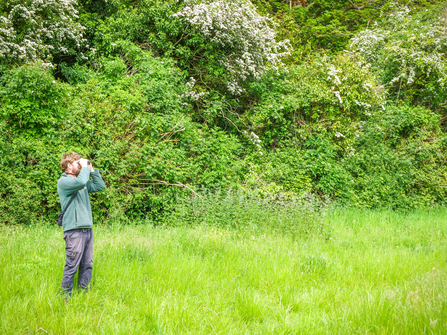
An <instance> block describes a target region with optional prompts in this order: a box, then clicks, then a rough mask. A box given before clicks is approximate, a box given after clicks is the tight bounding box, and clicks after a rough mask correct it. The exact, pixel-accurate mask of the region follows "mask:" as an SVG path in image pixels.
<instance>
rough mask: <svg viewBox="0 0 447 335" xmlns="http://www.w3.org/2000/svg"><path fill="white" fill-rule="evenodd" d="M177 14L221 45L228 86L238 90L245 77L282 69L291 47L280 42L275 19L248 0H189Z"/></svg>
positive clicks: (241, 90)
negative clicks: (275, 28)
mask: <svg viewBox="0 0 447 335" xmlns="http://www.w3.org/2000/svg"><path fill="white" fill-rule="evenodd" d="M174 17H182V18H184V19H185V20H186V21H187V22H188V23H189V24H191V25H192V26H193V27H195V28H197V29H198V30H199V31H200V32H201V34H203V35H204V36H205V37H206V38H207V39H208V41H209V43H211V44H213V45H216V46H218V47H219V49H221V52H220V53H218V55H217V57H218V62H219V63H220V64H221V65H222V66H223V67H224V68H225V69H226V70H227V72H228V73H229V74H230V78H231V79H230V80H229V81H228V82H227V88H228V89H229V91H230V92H231V93H234V94H238V93H241V92H243V89H242V86H241V84H242V83H243V82H244V81H245V80H247V79H249V78H251V79H255V80H256V79H259V78H261V77H262V75H264V73H265V72H266V71H267V70H269V69H273V70H275V71H278V69H279V67H280V66H282V62H281V58H282V57H283V56H284V55H287V54H289V53H290V50H291V46H290V43H289V41H288V40H284V41H280V42H276V40H275V31H274V29H273V27H274V26H275V25H276V24H275V22H273V20H272V19H271V18H270V17H268V16H267V17H266V16H261V15H259V14H258V13H257V12H256V9H255V8H254V6H253V5H252V3H251V2H250V1H248V0H238V1H234V0H217V1H213V0H204V1H203V2H199V1H197V0H186V1H185V6H184V7H183V9H182V10H181V11H180V12H178V13H176V14H174Z"/></svg>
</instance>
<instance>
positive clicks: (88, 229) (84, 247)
mask: <svg viewBox="0 0 447 335" xmlns="http://www.w3.org/2000/svg"><path fill="white" fill-rule="evenodd" d="M61 168H62V171H63V172H64V173H62V176H61V178H60V179H59V181H58V183H57V193H58V194H59V199H60V202H61V209H62V210H64V209H65V208H66V207H67V204H68V203H69V202H70V199H71V197H72V196H73V195H74V194H75V193H76V192H77V194H76V196H75V198H74V199H73V201H72V202H71V204H70V206H69V207H68V208H67V209H66V211H65V214H64V217H63V220H62V227H63V230H64V240H65V253H66V260H65V268H64V275H63V277H62V284H61V287H62V289H63V293H64V295H65V298H67V299H68V298H69V297H70V295H71V291H72V289H73V281H74V277H75V274H76V271H78V268H79V276H78V277H79V278H78V281H79V286H80V288H81V289H84V290H87V289H88V285H89V283H90V279H91V277H92V267H93V231H92V226H93V219H92V209H91V207H90V199H89V196H88V194H89V193H93V192H99V191H102V190H103V189H104V188H105V187H106V185H105V184H104V181H103V180H102V178H101V176H100V174H99V171H98V170H94V169H93V167H92V165H91V163H90V162H89V161H87V160H86V159H81V157H80V156H79V155H78V154H77V153H75V152H69V153H67V154H65V155H64V156H63V157H62V160H61ZM89 177H92V180H89Z"/></svg>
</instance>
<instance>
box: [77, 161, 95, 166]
mask: <svg viewBox="0 0 447 335" xmlns="http://www.w3.org/2000/svg"><path fill="white" fill-rule="evenodd" d="M87 164H88V165H91V164H92V163H90V161H87ZM78 166H79V167H80V166H81V163H79V162H78Z"/></svg>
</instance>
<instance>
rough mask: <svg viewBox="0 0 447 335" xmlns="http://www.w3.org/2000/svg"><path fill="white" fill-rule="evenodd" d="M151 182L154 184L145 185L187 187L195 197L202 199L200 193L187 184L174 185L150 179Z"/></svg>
mask: <svg viewBox="0 0 447 335" xmlns="http://www.w3.org/2000/svg"><path fill="white" fill-rule="evenodd" d="M140 180H146V179H140ZM149 181H152V183H145V184H148V185H166V186H182V187H186V188H187V189H188V190H190V191H191V192H192V193H194V195H195V196H197V197H199V198H202V197H201V196H200V194H199V193H197V192H196V191H194V190H193V189H192V188H190V187H189V186H187V185H185V184H182V183H175V184H172V183H168V182H167V181H164V180H157V179H149Z"/></svg>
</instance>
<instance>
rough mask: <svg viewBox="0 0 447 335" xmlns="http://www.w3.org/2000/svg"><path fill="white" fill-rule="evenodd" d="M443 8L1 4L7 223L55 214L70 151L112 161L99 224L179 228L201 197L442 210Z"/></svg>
mask: <svg viewBox="0 0 447 335" xmlns="http://www.w3.org/2000/svg"><path fill="white" fill-rule="evenodd" d="M446 10H447V9H446V7H445V4H444V2H443V1H435V0H430V1H425V0H420V1H410V0H399V1H387V0H380V1H379V0H356V1H354V0H353V1H350V0H348V1H338V0H337V1H336V0H315V1H313V2H311V1H306V0H298V1H296V0H295V1H291V2H282V1H264V0H258V1H256V2H253V3H251V2H250V1H249V0H238V1H234V0H217V1H212V0H203V1H198V0H184V1H174V0H166V1H160V0H137V1H127V0H108V1H106V0H99V1H92V0H79V1H75V0H64V1H62V0H51V1H43V2H42V1H37V0H9V1H0V115H1V118H0V197H1V198H2V202H0V223H2V224H16V223H32V222H37V221H41V220H47V219H51V220H54V218H55V217H56V213H57V212H58V211H59V200H58V197H57V193H56V182H57V179H58V178H59V176H60V174H61V170H60V165H59V162H60V159H61V157H62V155H63V154H64V153H65V152H68V151H76V152H79V153H80V154H81V155H82V156H83V157H86V158H88V159H90V160H91V161H93V163H94V166H95V167H98V168H99V169H100V170H101V171H102V175H103V177H104V180H105V182H106V184H107V186H108V187H107V189H106V190H105V191H104V192H102V193H100V194H98V195H94V196H93V197H94V198H95V200H94V201H93V206H94V211H95V217H96V218H97V219H99V220H111V219H117V218H118V219H122V220H130V219H148V220H152V221H154V222H166V221H167V220H174V219H173V218H175V220H179V218H181V217H182V216H181V215H186V216H187V214H185V208H184V206H183V205H182V204H184V203H185V201H186V202H190V203H194V202H195V201H196V200H194V199H190V198H191V197H192V198H197V199H203V198H206V197H208V196H209V195H210V194H212V195H214V197H216V198H217V197H221V198H222V197H223V198H224V197H225V196H224V195H228V194H229V193H231V194H234V196H238V197H241V198H243V199H252V198H253V197H255V198H256V197H257V198H259V199H264V200H263V201H265V202H266V203H269V204H272V206H273V204H277V203H278V202H281V203H284V202H287V201H292V202H294V201H301V200H296V199H310V198H312V199H313V200H312V201H313V203H314V204H315V208H320V207H321V206H323V207H324V206H325V205H326V204H327V202H328V201H332V202H335V203H340V204H342V205H345V206H352V207H359V208H392V209H402V210H406V209H411V208H424V207H431V206H435V205H442V204H445V199H446V198H447V164H446V162H447V133H446V131H447V87H446V84H447V82H446V81H447V54H446V52H447V11H446ZM223 198H222V199H223ZM222 201H223V200H222ZM318 202H320V204H318ZM182 206H183V207H182ZM182 213H183V214H182ZM186 216H183V217H186Z"/></svg>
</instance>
